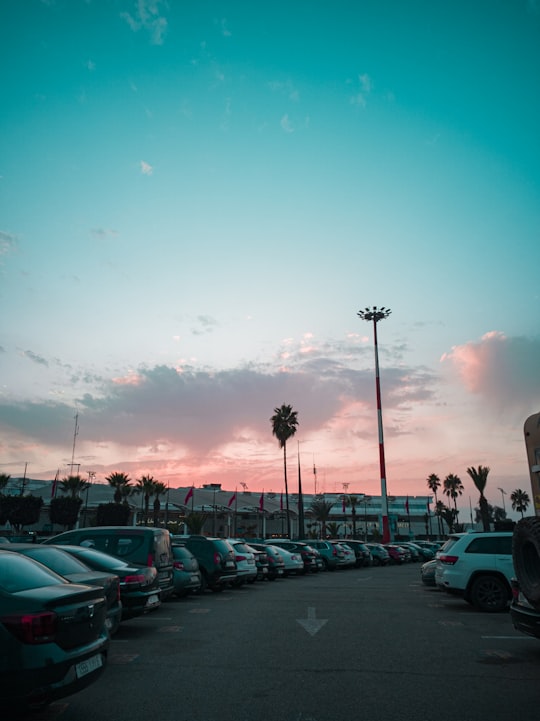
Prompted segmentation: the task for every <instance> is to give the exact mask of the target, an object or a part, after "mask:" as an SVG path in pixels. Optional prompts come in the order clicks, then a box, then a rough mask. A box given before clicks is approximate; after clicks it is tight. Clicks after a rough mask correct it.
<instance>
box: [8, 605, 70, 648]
mask: <svg viewBox="0 0 540 721" xmlns="http://www.w3.org/2000/svg"><path fill="white" fill-rule="evenodd" d="M57 618H58V617H57V615H56V613H53V612H52V611H44V612H43V613H21V614H15V615H12V616H4V618H2V619H1V621H2V623H3V624H4V626H5V627H6V628H8V629H9V630H10V631H11V633H12V634H13V635H14V636H17V638H19V639H20V640H21V641H22V642H23V643H32V644H36V643H50V642H51V641H52V640H53V639H54V635H55V633H56V624H57Z"/></svg>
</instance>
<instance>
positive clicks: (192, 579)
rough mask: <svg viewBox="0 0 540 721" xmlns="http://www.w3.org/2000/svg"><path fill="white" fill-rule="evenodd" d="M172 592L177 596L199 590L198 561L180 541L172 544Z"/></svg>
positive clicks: (200, 583) (200, 579)
mask: <svg viewBox="0 0 540 721" xmlns="http://www.w3.org/2000/svg"><path fill="white" fill-rule="evenodd" d="M172 554H173V585H174V593H175V595H176V596H178V597H179V598H183V597H184V596H187V595H189V594H190V593H197V592H198V591H200V590H201V586H202V578H201V570H200V568H199V562H198V561H197V559H196V558H195V556H194V555H193V554H192V553H191V551H190V550H189V548H187V547H186V546H185V545H184V544H182V543H173V544H172Z"/></svg>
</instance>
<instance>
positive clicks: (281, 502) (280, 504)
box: [279, 493, 283, 511]
mask: <svg viewBox="0 0 540 721" xmlns="http://www.w3.org/2000/svg"><path fill="white" fill-rule="evenodd" d="M279 510H280V511H282V510H283V493H282V494H281V498H280V499H279Z"/></svg>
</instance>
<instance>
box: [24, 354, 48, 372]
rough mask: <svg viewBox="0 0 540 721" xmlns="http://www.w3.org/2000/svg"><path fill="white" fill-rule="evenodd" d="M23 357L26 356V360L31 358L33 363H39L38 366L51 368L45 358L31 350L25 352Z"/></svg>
mask: <svg viewBox="0 0 540 721" xmlns="http://www.w3.org/2000/svg"><path fill="white" fill-rule="evenodd" d="M23 355H24V356H25V358H29V359H30V360H31V361H33V362H34V363H37V364H38V365H43V366H46V367H47V368H48V367H49V362H48V361H47V360H46V359H45V358H43V356H40V355H37V353H34V352H33V351H31V350H25V351H24V352H23Z"/></svg>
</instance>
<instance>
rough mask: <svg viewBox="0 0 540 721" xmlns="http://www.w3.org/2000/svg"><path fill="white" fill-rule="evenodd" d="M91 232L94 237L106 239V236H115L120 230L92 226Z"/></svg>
mask: <svg viewBox="0 0 540 721" xmlns="http://www.w3.org/2000/svg"><path fill="white" fill-rule="evenodd" d="M90 234H91V235H92V236H93V237H94V238H99V239H101V240H104V239H105V238H111V237H113V238H115V237H116V236H117V235H118V231H117V230H113V229H112V228H90Z"/></svg>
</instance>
